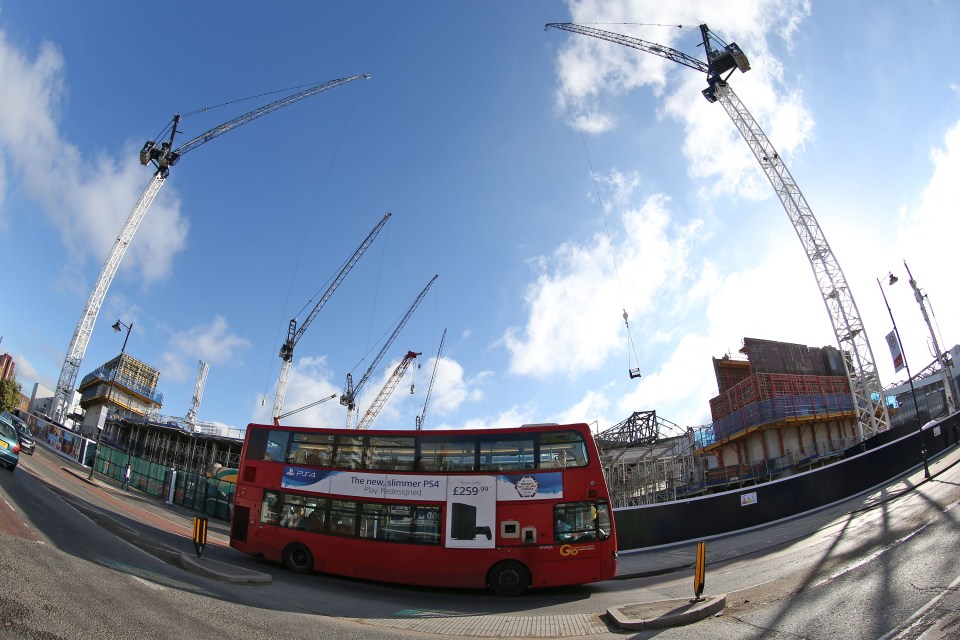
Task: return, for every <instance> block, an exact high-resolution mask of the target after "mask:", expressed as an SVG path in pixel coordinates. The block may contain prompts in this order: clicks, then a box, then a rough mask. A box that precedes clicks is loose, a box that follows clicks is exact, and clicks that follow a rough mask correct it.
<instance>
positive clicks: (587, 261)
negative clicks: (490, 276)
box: [502, 176, 708, 378]
mask: <svg viewBox="0 0 960 640" xmlns="http://www.w3.org/2000/svg"><path fill="white" fill-rule="evenodd" d="M606 182H607V183H608V184H613V185H625V184H629V185H635V184H636V181H633V180H622V179H621V178H619V177H617V176H613V177H611V178H610V179H608V180H607V181H606ZM612 201H617V202H625V201H626V194H624V193H623V192H622V191H619V192H617V193H616V194H615V195H614V197H613V198H612ZM672 218H673V216H672V215H671V212H670V210H669V200H668V199H667V198H666V197H665V196H663V195H661V194H655V195H653V196H651V197H649V198H647V200H646V201H645V202H643V203H642V204H641V206H640V207H639V208H638V209H627V210H626V211H625V212H624V213H623V220H622V221H623V227H624V233H623V234H622V238H621V239H620V241H618V242H617V241H615V242H616V244H615V246H612V245H611V244H610V241H609V240H608V238H607V236H605V235H597V236H595V237H594V238H593V239H592V242H591V244H589V245H578V244H575V243H572V242H570V243H566V244H563V245H561V246H560V247H559V248H558V249H557V250H556V251H555V252H554V254H553V255H552V256H550V257H543V258H540V259H539V260H537V261H535V263H534V265H535V266H536V268H537V269H538V271H539V276H538V278H537V280H536V281H535V282H533V283H532V284H531V285H530V286H529V287H528V290H527V293H526V302H527V307H528V309H529V316H528V319H527V323H526V326H525V327H524V328H523V330H522V331H521V330H520V329H518V328H516V327H510V328H508V329H507V331H506V332H505V334H504V336H503V338H502V342H503V344H504V345H505V347H506V348H507V350H508V351H509V352H510V355H511V362H510V371H511V372H512V373H514V374H519V375H532V376H537V377H544V376H548V375H556V374H558V373H560V374H564V375H567V376H568V377H571V378H572V377H575V376H577V375H579V374H582V373H584V372H585V371H591V370H595V369H597V368H599V367H601V366H602V365H603V364H604V363H606V362H607V361H608V359H609V358H610V357H611V356H612V355H613V354H614V353H616V352H622V350H623V349H624V346H625V336H624V334H623V328H622V327H623V317H622V312H623V309H624V307H627V313H628V317H629V320H630V322H631V323H632V324H631V327H632V328H633V330H634V331H640V330H641V328H642V326H643V323H644V322H650V323H653V322H654V321H655V320H656V317H657V315H658V314H660V313H662V312H663V311H664V308H665V306H667V308H668V310H669V307H671V306H676V307H683V306H686V305H687V304H688V303H689V301H690V296H691V295H693V296H702V295H703V294H702V292H700V291H699V289H698V288H697V287H696V286H695V283H696V282H699V281H702V280H703V278H701V277H700V276H698V275H697V274H696V273H695V271H696V269H694V270H691V268H690V265H689V264H688V256H689V254H690V250H691V247H692V246H695V245H697V244H699V243H702V242H704V241H705V240H706V239H707V237H708V234H706V233H703V232H702V229H703V226H702V222H701V221H699V220H693V221H692V222H690V223H688V224H687V225H678V224H676V223H674V222H673V220H672ZM614 261H616V263H617V267H616V271H614ZM559 354H562V357H561V356H560V355H559Z"/></svg>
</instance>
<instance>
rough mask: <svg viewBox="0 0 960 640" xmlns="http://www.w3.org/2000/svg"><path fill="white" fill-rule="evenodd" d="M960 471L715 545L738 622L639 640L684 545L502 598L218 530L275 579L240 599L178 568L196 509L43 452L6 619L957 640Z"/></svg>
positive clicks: (230, 558)
mask: <svg viewBox="0 0 960 640" xmlns="http://www.w3.org/2000/svg"><path fill="white" fill-rule="evenodd" d="M957 457H958V455H957V454H956V453H955V454H954V456H953V458H947V459H944V460H942V461H940V462H937V463H935V464H934V466H933V467H932V470H933V471H934V473H935V474H937V475H936V477H935V478H934V479H933V480H932V481H929V482H923V477H922V473H919V474H913V475H911V476H909V477H905V478H903V479H902V480H900V481H898V482H893V483H891V484H890V485H888V486H887V487H884V488H883V489H882V490H878V491H877V492H875V493H873V494H870V495H865V496H861V497H859V498H857V499H855V500H851V501H849V502H848V503H845V504H844V505H837V506H836V507H833V508H831V509H828V510H824V511H822V512H818V513H816V514H811V515H810V516H807V517H805V518H801V519H797V520H794V521H791V522H788V523H783V524H781V525H777V526H775V527H768V528H764V529H761V530H756V531H752V532H748V533H745V534H739V535H736V536H728V537H725V538H723V539H718V540H712V541H709V542H708V572H707V593H708V594H716V593H724V594H726V596H727V600H728V606H727V609H726V610H724V611H723V612H722V613H721V615H719V616H717V617H714V618H710V619H707V620H703V621H701V622H698V623H696V624H694V625H691V626H688V627H681V628H673V629H666V630H661V631H659V632H652V631H641V632H639V633H636V634H633V633H630V634H627V633H626V632H623V631H621V630H619V629H618V628H617V627H615V626H613V625H611V623H610V621H609V620H608V619H606V617H605V616H604V615H603V614H604V612H605V611H606V610H607V609H608V608H610V607H613V606H617V605H622V604H627V603H637V602H654V601H660V600H670V599H684V598H690V597H691V596H692V569H690V570H688V569H686V568H680V569H679V570H678V568H679V567H684V565H685V564H688V563H689V560H690V556H689V554H688V551H687V550H686V549H683V548H673V549H661V550H656V551H652V552H645V553H642V554H630V555H629V556H626V557H625V558H624V561H623V563H622V564H623V565H624V566H625V567H633V568H636V569H643V568H646V569H649V568H651V567H660V568H661V569H662V570H663V571H667V572H666V573H663V574H661V575H655V576H650V577H643V578H630V579H622V580H614V581H609V582H607V583H602V584H596V585H585V586H581V587H570V588H564V589H551V590H544V591H532V592H530V593H529V594H528V595H527V596H524V597H521V598H516V599H503V598H496V597H493V596H491V595H489V594H486V593H484V592H477V591H457V590H441V589H423V588H410V587H402V586H396V585H387V584H380V583H370V582H362V581H355V580H349V579H343V578H337V577H333V576H324V575H313V576H299V575H294V574H290V573H288V572H286V571H284V570H283V569H282V568H281V567H279V566H276V565H272V564H269V563H265V562H262V561H259V560H257V559H254V558H249V557H247V556H245V555H243V554H240V553H238V552H236V551H234V550H233V549H230V548H229V547H228V546H227V545H226V536H225V533H226V523H222V524H217V523H215V522H214V521H212V520H211V521H210V522H211V525H212V529H211V532H210V538H209V544H208V547H207V549H206V550H205V551H204V554H203V556H204V558H209V559H212V560H216V561H220V562H227V563H230V564H232V565H236V566H239V567H243V568H247V569H250V570H253V571H259V572H264V573H268V574H269V575H270V576H271V577H272V582H271V583H270V584H267V585H250V586H238V585H231V584H226V583H222V582H218V581H216V580H210V579H207V578H204V577H201V576H197V575H195V574H192V573H190V572H187V571H185V570H184V569H183V568H182V567H180V566H179V563H178V562H177V559H178V558H179V556H180V554H181V553H184V552H186V553H193V544H192V541H191V533H192V527H191V524H192V515H191V514H190V513H189V512H186V511H183V510H180V509H177V508H172V507H169V506H166V505H163V503H161V502H159V501H157V500H156V499H154V498H152V497H147V496H142V495H138V494H137V493H136V492H130V493H126V492H121V491H119V488H118V487H117V486H115V485H112V484H109V483H107V482H106V481H99V480H98V481H96V482H94V483H93V484H91V483H88V482H86V481H85V479H84V478H85V473H84V472H83V471H82V470H78V469H77V468H76V467H72V466H71V465H70V464H69V463H67V462H66V461H64V460H63V459H61V458H59V457H58V456H57V455H56V454H54V453H52V452H50V451H46V450H44V451H40V450H39V447H38V452H37V454H36V455H34V456H32V457H31V456H25V457H24V460H23V462H21V467H20V468H18V470H17V471H16V472H14V473H12V474H11V473H8V472H5V471H4V472H3V473H0V498H2V501H0V551H2V552H0V619H2V622H3V625H4V633H5V634H10V635H11V636H12V637H36V638H87V637H107V636H109V635H112V636H118V637H131V638H133V637H144V638H171V637H176V638H193V637H196V638H201V637H202V638H208V637H210V636H212V635H218V636H222V635H224V634H228V635H229V636H230V637H244V638H247V637H249V638H260V637H264V638H266V637H281V636H290V637H305V638H309V637H324V638H374V637H376V638H390V637H421V638H422V637H424V635H423V634H428V635H433V636H444V637H592V638H614V637H624V636H625V635H627V636H628V637H636V638H646V637H657V638H664V639H668V638H693V637H697V638H749V637H757V638H761V637H763V638H780V637H782V638H798V637H803V638H831V639H832V638H835V637H843V638H881V637H882V638H914V637H924V638H941V637H942V638H947V637H960V630H958V629H957V628H956V627H954V626H951V620H953V623H952V624H953V625H955V624H956V614H955V613H952V612H955V611H957V607H956V606H952V605H956V604H957V602H956V584H957V581H958V580H957V577H958V576H960V566H958V563H960V559H958V557H957V554H956V553H955V552H954V550H955V549H956V548H957V544H958V543H960V527H957V526H956V525H957V513H956V510H955V507H956V505H957V501H958V499H960V472H958V469H960V467H953V466H950V465H951V464H952V463H953V462H955V460H954V458H957ZM628 573H629V571H628ZM645 573H649V572H648V571H639V570H638V571H637V572H636V575H641V574H645ZM951 585H953V586H952V587H951ZM951 606H952V608H951ZM954 632H956V633H954ZM924 633H926V634H928V635H922V634H924ZM937 633H940V634H941V635H936V634H937ZM950 633H954V635H952V636H951V635H949V634H950ZM944 634H946V635H944Z"/></svg>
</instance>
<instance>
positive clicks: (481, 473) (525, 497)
mask: <svg viewBox="0 0 960 640" xmlns="http://www.w3.org/2000/svg"><path fill="white" fill-rule="evenodd" d="M230 544H231V546H233V547H234V548H236V549H239V550H241V551H244V552H246V553H250V554H254V555H259V556H263V557H265V558H267V559H269V560H273V561H276V562H282V563H283V564H284V566H286V567H287V568H288V569H290V570H293V571H297V572H301V573H308V572H311V571H323V572H327V573H331V574H337V575H344V576H350V577H357V578H365V579H372V580H383V581H388V582H399V583H404V584H418V585H426V586H449V587H467V588H483V587H486V588H489V589H490V590H491V591H493V592H495V593H498V594H503V595H514V594H519V593H522V592H524V591H526V589H527V588H529V587H549V586H560V585H571V584H582V583H588V582H595V581H599V580H605V579H608V578H611V577H613V576H614V575H615V574H616V536H615V533H614V528H613V514H612V510H611V509H610V505H609V495H608V493H607V488H606V485H605V483H604V478H603V472H602V470H601V468H600V461H599V456H598V453H597V449H596V445H595V443H594V441H593V438H592V436H591V434H590V431H589V428H588V427H587V425H584V424H578V425H538V426H528V427H520V428H516V429H483V430H469V431H467V430H464V431H426V432H410V431H364V432H358V431H354V430H346V429H306V428H295V427H281V426H274V425H254V424H252V425H250V426H249V427H248V428H247V433H246V439H245V441H244V449H243V454H242V456H241V464H240V473H239V478H238V483H237V493H236V499H235V505H234V517H233V522H232V525H231V535H230Z"/></svg>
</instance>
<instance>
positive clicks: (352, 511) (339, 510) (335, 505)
mask: <svg viewBox="0 0 960 640" xmlns="http://www.w3.org/2000/svg"><path fill="white" fill-rule="evenodd" d="M356 532H357V503H356V502H353V501H352V500H332V501H331V502H330V533H332V534H334V535H337V536H353V535H356Z"/></svg>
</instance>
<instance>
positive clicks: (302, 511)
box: [280, 493, 307, 529]
mask: <svg viewBox="0 0 960 640" xmlns="http://www.w3.org/2000/svg"><path fill="white" fill-rule="evenodd" d="M282 512H283V515H282V517H281V518H280V526H281V527H287V528H288V529H306V528H307V505H306V502H305V500H304V497H303V496H298V495H293V494H289V493H288V494H285V495H284V496H283V509H282Z"/></svg>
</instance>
